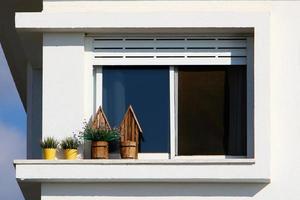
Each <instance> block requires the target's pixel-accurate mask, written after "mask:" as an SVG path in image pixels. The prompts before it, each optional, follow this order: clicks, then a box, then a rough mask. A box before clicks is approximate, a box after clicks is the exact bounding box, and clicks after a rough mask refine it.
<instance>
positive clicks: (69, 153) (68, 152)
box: [64, 149, 78, 160]
mask: <svg viewBox="0 0 300 200" xmlns="http://www.w3.org/2000/svg"><path fill="white" fill-rule="evenodd" d="M64 154H65V159H67V160H76V158H77V154H78V153H77V149H65V150H64Z"/></svg>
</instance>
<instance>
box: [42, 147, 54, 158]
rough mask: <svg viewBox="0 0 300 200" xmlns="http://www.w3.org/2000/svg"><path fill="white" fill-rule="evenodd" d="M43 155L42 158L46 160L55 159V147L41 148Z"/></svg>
mask: <svg viewBox="0 0 300 200" xmlns="http://www.w3.org/2000/svg"><path fill="white" fill-rule="evenodd" d="M43 156H44V159H46V160H55V156H56V149H53V148H46V149H43Z"/></svg>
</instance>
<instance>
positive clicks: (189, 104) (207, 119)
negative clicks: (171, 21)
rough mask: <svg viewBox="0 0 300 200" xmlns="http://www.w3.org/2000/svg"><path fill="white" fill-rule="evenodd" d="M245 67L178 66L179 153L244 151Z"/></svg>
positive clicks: (241, 153) (209, 153) (240, 152)
mask: <svg viewBox="0 0 300 200" xmlns="http://www.w3.org/2000/svg"><path fill="white" fill-rule="evenodd" d="M244 74H245V67H229V68H228V67H227V68H226V67H211V66H210V67H197V68H195V67H194V68H191V67H189V68H187V67H180V68H179V73H178V154H179V155H245V149H246V148H245V147H246V143H245V140H246V130H245V127H246V124H245V121H246V118H245V116H246V112H245V111H246V110H245V109H244V108H245V101H246V96H245V76H244Z"/></svg>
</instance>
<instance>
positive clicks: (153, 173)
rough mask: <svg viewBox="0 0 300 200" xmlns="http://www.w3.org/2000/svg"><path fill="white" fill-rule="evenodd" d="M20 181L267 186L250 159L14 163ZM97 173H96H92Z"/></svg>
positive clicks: (33, 161)
mask: <svg viewBox="0 0 300 200" xmlns="http://www.w3.org/2000/svg"><path fill="white" fill-rule="evenodd" d="M14 165H15V168H16V178H17V180H18V181H19V182H175V183H176V182H178V183H180V182H199V183H201V182H203V183H219V182H220V183H221V182H234V183H268V182H269V181H270V179H269V177H268V174H266V173H264V172H263V171H261V170H257V167H256V166H255V165H256V164H255V162H254V160H253V159H225V160H224V159H221V160H211V159H207V160H176V159H172V160H171V159H170V160H121V159H111V160H53V161H49V160H16V161H14ZM95 172H97V173H95Z"/></svg>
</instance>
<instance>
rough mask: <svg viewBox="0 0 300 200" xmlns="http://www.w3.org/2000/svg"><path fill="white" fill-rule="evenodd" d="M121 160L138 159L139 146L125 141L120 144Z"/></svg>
mask: <svg viewBox="0 0 300 200" xmlns="http://www.w3.org/2000/svg"><path fill="white" fill-rule="evenodd" d="M120 148H121V150H120V152H121V158H123V159H137V144H136V142H133V141H124V142H121V143H120Z"/></svg>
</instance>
